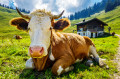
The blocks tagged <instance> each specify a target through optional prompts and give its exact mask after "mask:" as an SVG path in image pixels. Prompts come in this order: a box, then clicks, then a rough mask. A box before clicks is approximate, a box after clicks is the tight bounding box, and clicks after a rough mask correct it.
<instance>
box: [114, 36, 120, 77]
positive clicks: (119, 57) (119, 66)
mask: <svg viewBox="0 0 120 79" xmlns="http://www.w3.org/2000/svg"><path fill="white" fill-rule="evenodd" d="M116 36H118V37H119V38H120V35H117V34H116ZM114 62H115V63H117V69H118V73H115V74H114V79H120V40H119V47H118V53H117V54H116V58H115V59H114Z"/></svg>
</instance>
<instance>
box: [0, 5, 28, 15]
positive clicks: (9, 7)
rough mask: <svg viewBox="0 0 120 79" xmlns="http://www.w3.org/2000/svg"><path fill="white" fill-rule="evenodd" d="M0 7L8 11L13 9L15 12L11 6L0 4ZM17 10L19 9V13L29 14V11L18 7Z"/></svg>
mask: <svg viewBox="0 0 120 79" xmlns="http://www.w3.org/2000/svg"><path fill="white" fill-rule="evenodd" d="M0 6H2V7H5V8H8V9H13V10H15V9H14V8H13V7H12V6H7V5H5V4H1V3H0ZM18 9H19V10H20V11H21V12H24V13H30V11H29V10H26V9H22V8H19V7H18Z"/></svg>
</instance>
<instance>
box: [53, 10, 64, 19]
mask: <svg viewBox="0 0 120 79" xmlns="http://www.w3.org/2000/svg"><path fill="white" fill-rule="evenodd" d="M63 13H64V10H63V11H62V13H61V14H59V15H54V16H53V18H54V19H58V18H60V17H61V16H62V15H63Z"/></svg>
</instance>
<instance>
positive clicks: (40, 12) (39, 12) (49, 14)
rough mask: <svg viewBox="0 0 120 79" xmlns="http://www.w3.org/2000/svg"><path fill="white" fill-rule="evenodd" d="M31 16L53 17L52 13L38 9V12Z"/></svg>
mask: <svg viewBox="0 0 120 79" xmlns="http://www.w3.org/2000/svg"><path fill="white" fill-rule="evenodd" d="M30 14H31V15H33V16H50V17H51V16H52V14H51V12H50V11H46V10H45V9H43V10H40V9H38V10H36V11H33V12H31V13H30Z"/></svg>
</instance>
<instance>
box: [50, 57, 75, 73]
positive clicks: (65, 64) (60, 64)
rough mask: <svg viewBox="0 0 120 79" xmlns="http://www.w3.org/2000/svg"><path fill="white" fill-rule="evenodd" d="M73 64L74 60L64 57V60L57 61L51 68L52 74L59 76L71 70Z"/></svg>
mask: <svg viewBox="0 0 120 79" xmlns="http://www.w3.org/2000/svg"><path fill="white" fill-rule="evenodd" d="M73 62H74V59H73V60H72V58H71V57H65V58H61V59H58V60H57V61H56V62H55V63H54V65H53V67H52V72H53V74H55V75H61V74H63V73H65V72H68V71H71V70H73V69H74V67H73V66H71V65H72V64H73Z"/></svg>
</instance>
